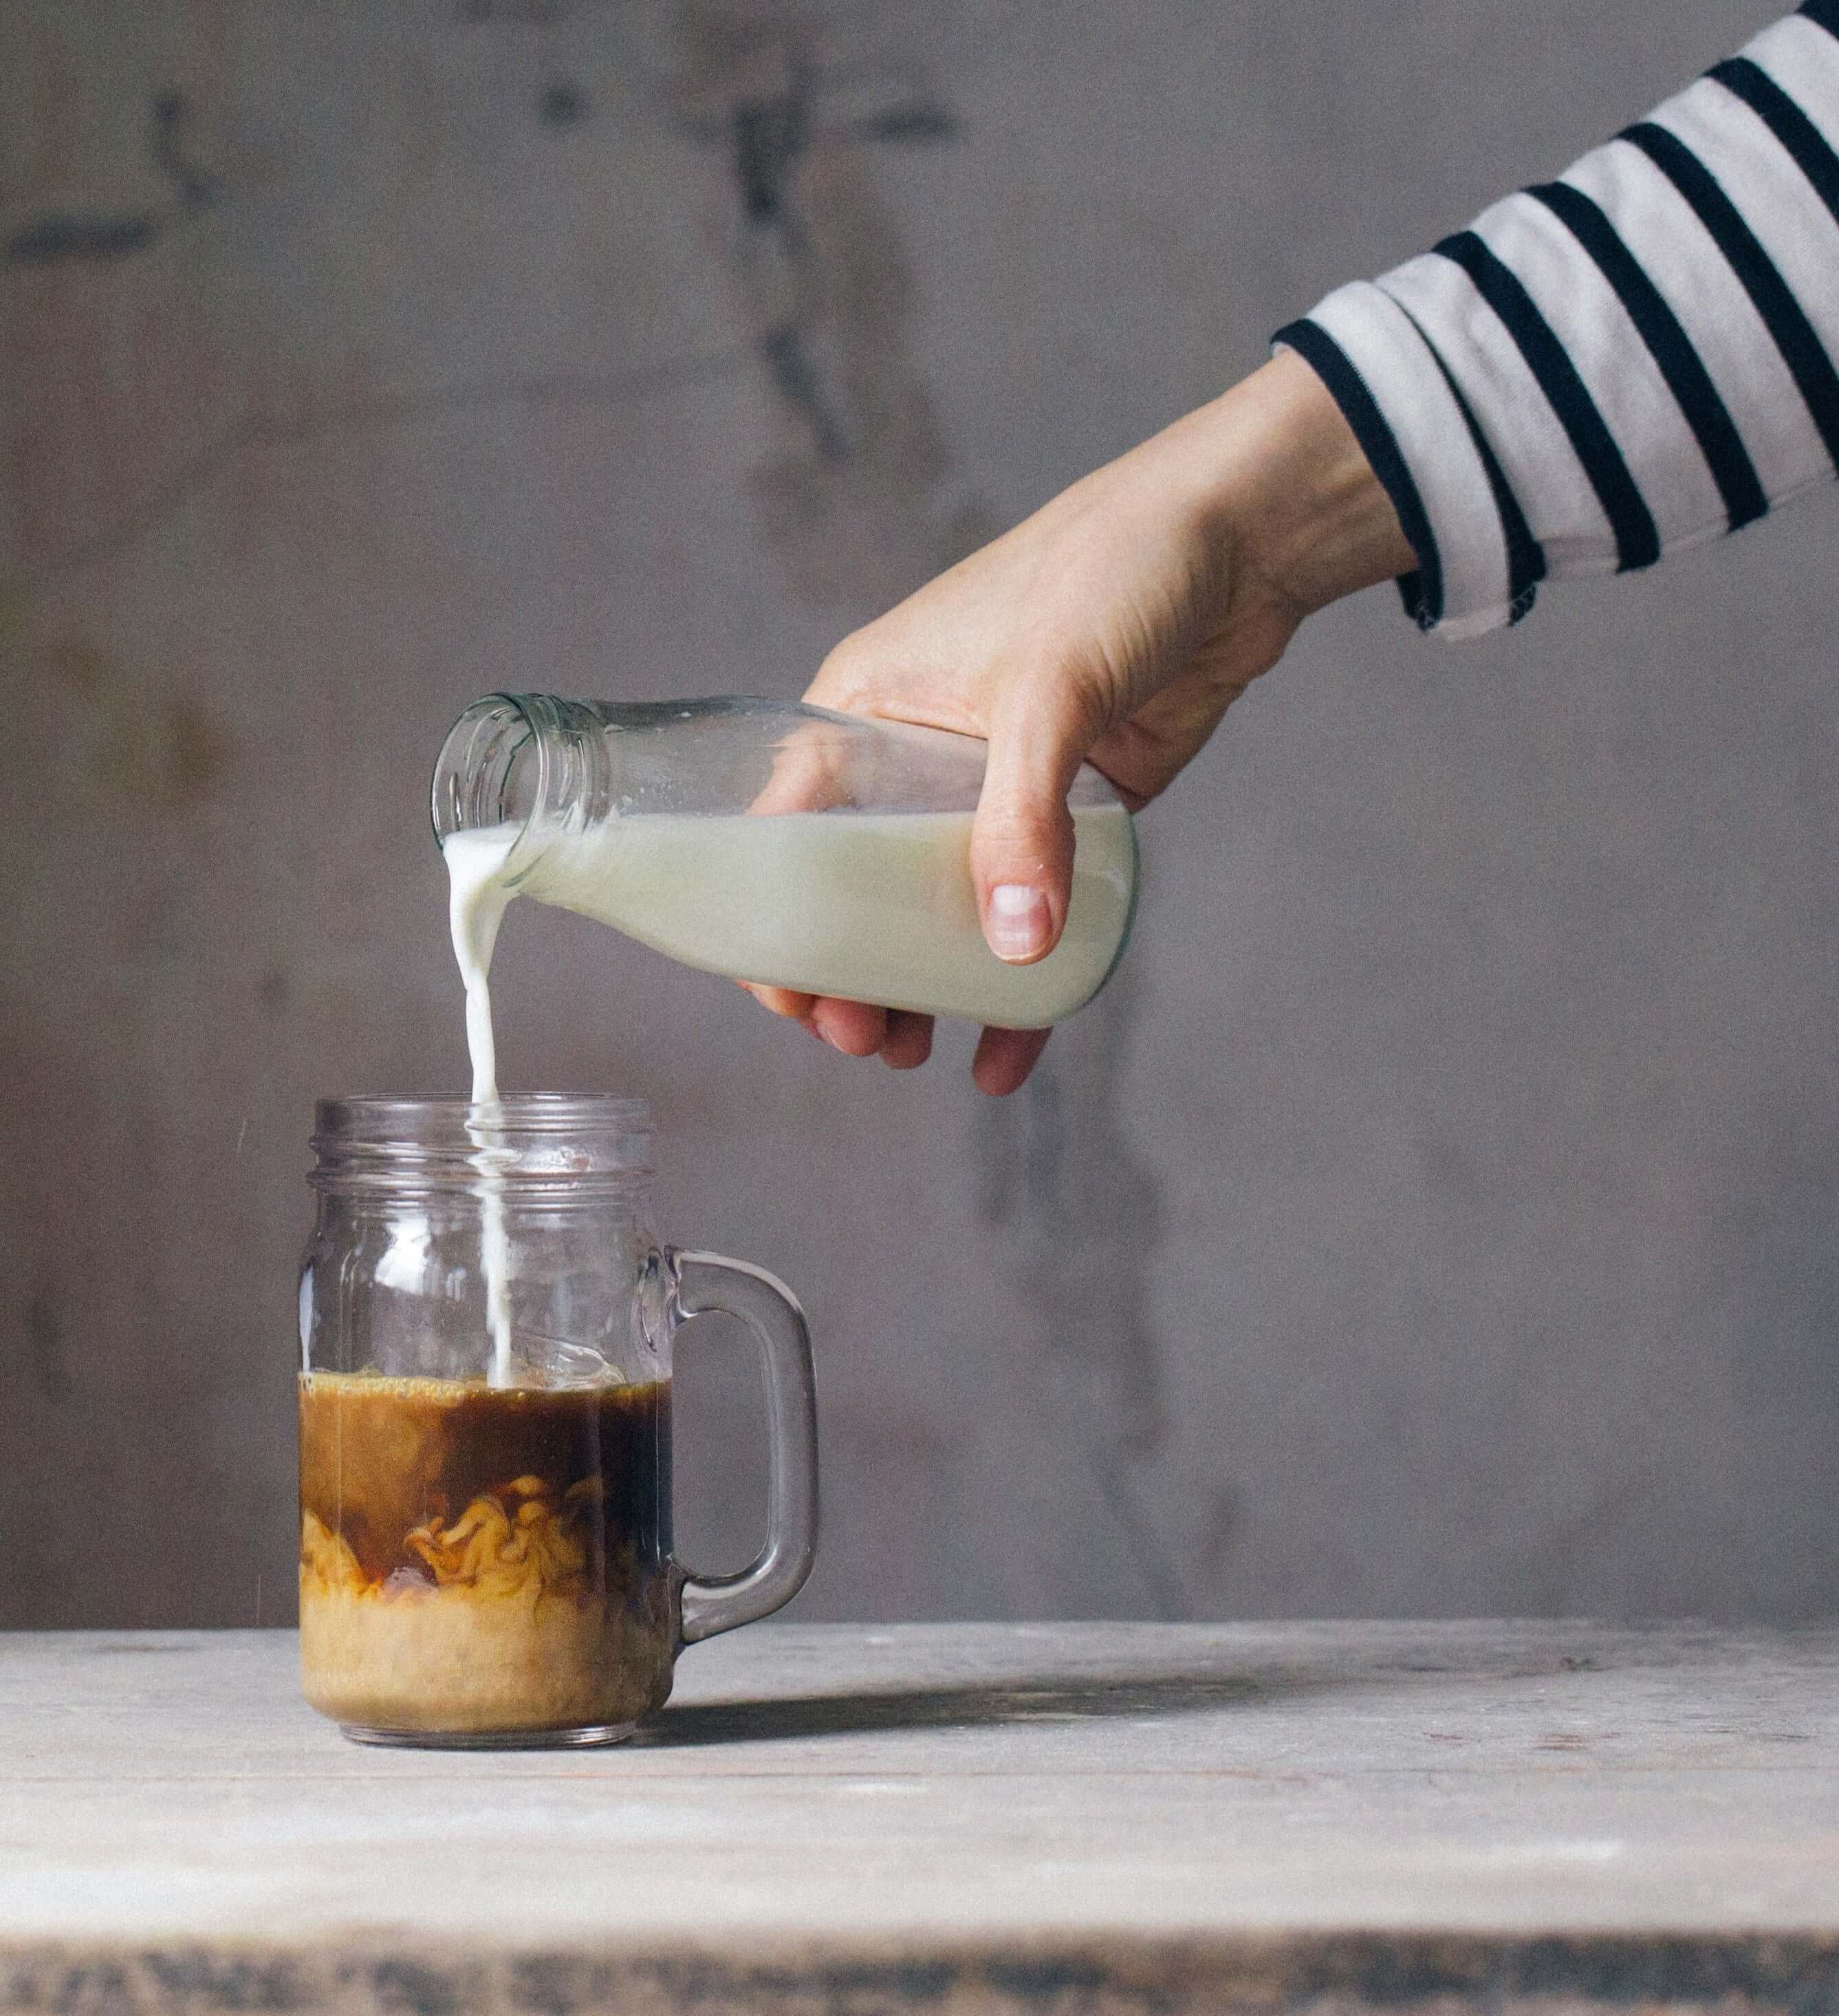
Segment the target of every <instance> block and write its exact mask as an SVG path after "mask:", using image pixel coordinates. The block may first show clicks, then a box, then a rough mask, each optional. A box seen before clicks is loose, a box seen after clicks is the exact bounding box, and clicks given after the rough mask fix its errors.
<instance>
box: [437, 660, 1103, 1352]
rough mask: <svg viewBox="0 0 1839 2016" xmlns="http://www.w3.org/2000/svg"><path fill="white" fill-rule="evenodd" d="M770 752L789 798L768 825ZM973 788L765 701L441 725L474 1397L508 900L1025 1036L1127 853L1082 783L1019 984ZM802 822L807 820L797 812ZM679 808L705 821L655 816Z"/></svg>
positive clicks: (875, 729)
mask: <svg viewBox="0 0 1839 2016" xmlns="http://www.w3.org/2000/svg"><path fill="white" fill-rule="evenodd" d="M558 723H560V724H561V725H560V727H559V726H558ZM456 752H457V753H456ZM532 752H534V769H533V768H532V760H533V759H532ZM788 752H790V754H792V755H793V756H794V757H795V758H796V759H797V764H798V765H799V769H798V770H797V776H799V777H800V779H801V783H800V785H799V788H798V790H797V793H796V794H794V795H793V797H792V803H791V805H790V806H789V807H786V808H780V805H781V803H783V800H784V798H785V797H786V792H785V790H784V788H783V787H784V786H785V783H786V770H787V765H786V757H787V754H788ZM520 765H522V766H523V768H522V769H521V770H520V768H519V766H520ZM982 767H983V745H982V744H981V743H978V742H977V741H975V740H973V738H970V737H967V736H955V735H947V734H945V733H942V732H941V731H937V730H932V729H909V728H905V727H901V726H896V725H892V724H882V723H876V722H866V721H861V720H857V719H855V718H851V717H847V716H836V715H826V714H823V713H821V712H820V711H818V710H815V709H812V708H805V707H794V706H789V705H783V704H778V703H773V702H768V701H747V700H717V701H704V702H696V703H689V704H684V705H682V706H675V707H625V708H622V707H613V706H606V705H600V704H595V703H586V702H574V701H552V700H548V699H547V698H546V697H545V696H541V695H525V696H521V697H511V696H504V695H499V696H495V697H494V698H493V699H492V700H490V701H480V702H479V703H478V704H477V706H475V707H473V708H471V709H469V710H468V712H467V714H466V715H463V716H462V718H461V721H460V722H459V724H457V725H456V726H455V729H454V731H453V733H452V735H451V736H449V737H448V747H447V749H445V750H444V751H443V752H442V758H441V768H440V769H438V770H437V772H436V778H435V794H434V795H435V825H436V830H437V833H438V834H439V835H440V837H441V851H442V855H443V857H444V859H445V861H446V863H447V869H448V878H449V886H450V898H449V918H450V923H451V925H452V935H453V949H454V955H455V959H456V960H457V961H458V963H459V970H460V975H461V978H462V981H463V982H464V985H465V988H466V1042H467V1047H468V1049H469V1052H470V1057H471V1061H472V1070H473V1089H472V1098H473V1108H474V1111H473V1117H472V1118H471V1120H470V1122H469V1128H468V1131H469V1132H470V1133H471V1135H472V1136H473V1141H474V1143H475V1144H476V1145H477V1149H478V1155H477V1165H478V1168H479V1172H480V1175H479V1185H478V1193H479V1197H480V1207H481V1219H482V1222H483V1227H484V1231H483V1244H484V1252H483V1255H482V1260H483V1265H484V1276H485V1282H486V1292H487V1309H488V1321H489V1323H490V1326H491V1340H492V1347H493V1348H492V1373H491V1380H492V1383H493V1384H495V1385H509V1384H513V1383H515V1380H516V1366H515V1364H514V1362H513V1353H512V1348H511V1345H512V1339H511V1308H510V1280H511V1264H510V1255H509V1245H508V1240H507V1237H506V1221H505V1212H504V1198H503V1191H502V1182H501V1179H499V1177H498V1175H496V1174H495V1172H494V1168H493V1160H492V1150H491V1131H492V1121H493V1117H494V1114H495V1109H496V1107H497V1104H498V1082H497V1068H496V1061H495V1045H494V1040H493V1031H492V1022H491V992H490V983H489V976H490V971H491V958H492V952H493V949H494V947H495V945H496V942H497V939H498V927H499V925H500V923H502V920H503V917H504V914H505V911H506V907H507V906H508V905H509V902H510V900H511V898H512V897H513V895H527V896H532V897H534V898H536V900H537V901H538V902H543V903H549V904H552V905H556V906H557V907H559V908H560V909H569V910H574V911H576V912H578V913H580V914H581V915H582V916H589V917H593V918H596V919H597V920H599V922H601V923H606V924H610V925H612V926H614V927H615V928H616V929H617V930H619V931H623V932H624V933H625V934H627V935H628V937H632V938H637V939H639V940H640V941H642V943H644V944H646V945H650V946H651V947H653V949H655V950H657V951H659V952H664V953H666V954H667V955H668V956H670V957H671V958H673V959H678V960H681V961H682V962H683V963H686V964H687V965H690V966H694V967H702V968H704V970H707V971H710V972H714V973H719V974H725V975H727V976H729V977H731V978H733V979H737V980H749V981H761V982H766V983H769V984H771V985H776V986H782V987H788V988H795V989H797V991H799V992H804V993H810V994H828V995H839V996H841V997H843V998H845V999H851V1000H858V1001H870V1002H875V1003H880V1004H883V1005H884V1006H889V1007H896V1008H909V1009H913V1010H918V1011H920V1012H921V1013H930V1014H938V1015H945V1016H957V1017H964V1018H966V1019H968V1020H970V1021H981V1022H987V1023H991V1024H997V1025H999V1026H1002V1027H1006V1028H1045V1026H1047V1025H1048V1024H1050V1023H1053V1022H1057V1021H1061V1020H1062V1019H1063V1018H1064V1017H1067V1016H1068V1015H1070V1014H1071V1013H1073V1012H1074V1010H1076V1009H1078V1008H1079V1007H1081V1006H1083V1005H1084V1004H1085V1003H1086V1002H1087V1001H1089V999H1091V998H1092V995H1094V994H1096V992H1098V990H1099V988H1100V987H1101V986H1102V985H1103V984H1104V981H1105V979H1106V977H1107V975H1108V974H1109V973H1110V970H1111V968H1112V967H1113V966H1114V964H1115V963H1116V961H1117V958H1118V956H1120V954H1121V951H1122V949H1123V945H1124V943H1125V938H1126V937H1127V935H1128V930H1129V925H1130V920H1131V914H1132V907H1133V905H1134V902H1135V889H1136V839H1135V832H1134V830H1133V828H1132V820H1131V817H1130V815H1129V813H1128V812H1127V811H1126V810H1125V808H1124V806H1123V805H1122V804H1121V802H1120V801H1118V799H1117V797H1116V795H1115V794H1114V793H1113V792H1112V791H1111V790H1110V787H1109V786H1108V785H1107V784H1106V783H1104V781H1103V779H1100V778H1099V777H1097V776H1096V773H1095V772H1090V771H1086V772H1081V776H1080V779H1079V780H1078V783H1076V784H1075V787H1074V792H1073V794H1072V795H1071V798H1070V800H1069V806H1070V809H1071V812H1072V816H1073V828H1074V841H1075V845H1074V866H1073V890H1072V899H1071V903H1070V905H1069V906H1068V909H1067V922H1066V928H1065V931H1064V933H1063V935H1062V938H1061V940H1060V944H1059V945H1057V946H1056V948H1055V949H1054V950H1053V952H1051V953H1050V954H1049V956H1047V957H1046V958H1045V959H1042V960H1040V961H1038V963H1036V964H1035V965H1033V966H1027V967H1015V966H1009V965H1006V964H1005V963H1003V962H1002V960H1000V959H998V958H997V957H996V956H995V953H993V952H991V950H990V949H989V948H988V945H987V944H986V943H985V942H984V936H983V931H982V927H981V923H980V920H979V917H978V914H977V897H976V892H975V890H974V887H973V884H972V881H971V877H970V830H971V816H972V812H973V808H974V805H975V803H976V796H977V788H978V787H979V785H980V784H981V776H982ZM622 784H623V785H624V787H625V788H624V789H622V788H621V786H622ZM813 802H815V803H816V804H818V805H821V806H822V807H823V808H822V809H817V810H806V809H800V808H798V807H799V806H800V805H805V804H811V803H813ZM685 803H687V804H689V805H695V806H697V807H699V808H698V809H690V810H678V809H673V807H674V806H675V805H678V804H685ZM704 805H706V806H707V807H708V809H700V807H701V806H704ZM506 812H509V813H510V814H512V816H510V817H506V816H505V814H506ZM493 814H496V815H497V816H495V817H493V816H492V815H493Z"/></svg>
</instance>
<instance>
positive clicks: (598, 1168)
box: [308, 1092, 653, 1195]
mask: <svg viewBox="0 0 1839 2016" xmlns="http://www.w3.org/2000/svg"><path fill="white" fill-rule="evenodd" d="M652 1138H653V1135H652V1122H651V1109H650V1107H648V1106H647V1105H646V1103H645V1102H644V1101H643V1100H639V1099H627V1098H624V1097H621V1096H619V1095H617V1094H616V1093H553V1092H523V1093H508V1094H507V1095H506V1096H505V1097H503V1098H502V1099H500V1100H497V1101H496V1102H495V1103H489V1104H484V1105H475V1104H473V1102H472V1101H471V1100H466V1099H415V1098H409V1097H406V1096H395V1095H389V1094H382V1095H376V1096H365V1097H358V1098H340V1099H322V1100H319V1101H318V1103H317V1104H316V1105H315V1107H314V1130H313V1136H312V1146H313V1150H314V1152H315V1154H316V1155H317V1156H318V1163H317V1165H316V1166H315V1168H314V1170H313V1172H312V1173H311V1175H310V1176H309V1178H308V1181H309V1182H310V1183H311V1184H312V1185H313V1186H314V1187H315V1189H316V1190H327V1191H336V1190H347V1189H352V1188H358V1189H365V1190H390V1189H394V1188H396V1187H398V1186H413V1187H417V1188H430V1187H431V1188H436V1189H441V1188H452V1189H458V1190H472V1189H474V1188H475V1187H476V1186H477V1184H478V1183H479V1180H480V1177H481V1176H482V1175H490V1176H491V1178H492V1179H494V1181H495V1182H498V1183H503V1184H504V1185H506V1186H507V1187H509V1188H510V1189H512V1190H516V1191H518V1192H520V1193H524V1194H528V1193H531V1192H533V1191H541V1192H542V1193H545V1194H549V1195H566V1194H569V1193H575V1194H584V1193H589V1192H596V1193H597V1192H600V1191H603V1190H606V1189H608V1188H616V1189H617V1188H619V1187H621V1186H624V1185H625V1184H627V1183H630V1182H631V1181H632V1180H633V1179H642V1178H645V1177H648V1176H650V1174H651V1172H652V1161H651V1144H652Z"/></svg>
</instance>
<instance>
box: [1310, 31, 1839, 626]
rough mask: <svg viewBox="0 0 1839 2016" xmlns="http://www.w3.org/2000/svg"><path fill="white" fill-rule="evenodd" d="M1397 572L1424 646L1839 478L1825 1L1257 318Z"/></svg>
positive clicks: (1837, 138) (1835, 121)
mask: <svg viewBox="0 0 1839 2016" xmlns="http://www.w3.org/2000/svg"><path fill="white" fill-rule="evenodd" d="M1274 340H1275V341H1276V344H1279V346H1282V347H1287V348H1289V349H1290V350H1293V351H1295V352H1296V353H1297V355H1299V356H1301V358H1304V359H1305V362H1308V364H1309V365H1311V366H1312V368H1313V369H1315V372H1316V373H1317V374H1318V375H1319V376H1320V378H1321V379H1322V380H1323V383H1325V384H1326V387H1328V389H1329V391H1330V393H1331V394H1333V397H1334V398H1335V399H1336V401H1337V403H1338V404H1339V405H1340V406H1341V411H1342V412H1344V414H1345V415H1346V416H1347V418H1348V423H1349V424H1350V425H1351V427H1353V429H1354V431H1355V434H1357V435H1358V436H1359V440H1360V443H1361V445H1362V448H1364V449H1365V451H1366V455H1367V459H1368V460H1369V462H1370V463H1372V464H1373V470H1374V473H1376V474H1377V476H1378V477H1379V479H1380V481H1381V482H1382V483H1383V484H1384V485H1385V488H1386V490H1387V493H1388V495H1390V496H1391V499H1392V502H1393V504H1394V506H1395V507H1396V509H1397V510H1398V520H1399V523H1400V524H1401V525H1402V527H1403V528H1404V531H1405V536H1406V538H1408V539H1409V542H1410V543H1411V545H1412V548H1413V551H1414V552H1415V553H1416V556H1417V567H1416V571H1415V572H1414V573H1413V574H1409V575H1407V576H1406V577H1405V578H1404V579H1403V580H1402V581H1401V582H1400V584H1399V585H1400V588H1401V589H1402V591H1403V593H1404V596H1405V607H1406V609H1407V610H1409V612H1410V614H1412V615H1413V617H1415V618H1416V621H1417V622H1418V623H1419V624H1420V626H1421V627H1422V628H1424V629H1426V630H1432V629H1434V630H1437V631H1438V632H1441V634H1442V635H1445V636H1449V637H1454V638H1460V637H1468V636H1474V635H1478V634H1479V633H1480V632H1483V631H1486V630H1491V629H1494V628H1497V627H1499V625H1502V624H1503V623H1511V622H1517V621H1518V620H1519V618H1520V617H1521V616H1523V615H1524V614H1525V613H1526V611H1527V610H1528V609H1530V608H1531V606H1532V601H1533V597H1534V595H1535V592H1536V590H1537V589H1538V584H1539V582H1540V581H1542V580H1546V579H1550V580H1553V581H1561V580H1564V579H1565V578H1567V577H1574V576H1579V575H1587V574H1618V573H1621V572H1623V571H1625V570H1627V569H1629V568H1632V567H1647V566H1650V565H1651V564H1652V563H1653V562H1654V561H1655V560H1658V559H1659V558H1660V557H1661V555H1662V554H1663V553H1670V552H1672V551H1674V550H1675V549H1678V548H1680V547H1682V546H1690V545H1693V544H1695V543H1697V542H1698V541H1700V540H1702V539H1708V538H1711V537H1713V536H1714V535H1716V534H1718V533H1721V532H1726V531H1736V529H1737V528H1738V527H1740V526H1743V525H1747V524H1750V523H1751V521H1752V520H1754V519H1757V518H1759V517H1762V515H1763V514H1764V513H1765V512H1766V511H1768V510H1769V508H1770V506H1772V505H1774V504H1776V503H1780V502H1782V501H1783V500H1784V499H1787V498H1789V497H1791V496H1792V495H1794V494H1795V492H1796V491H1800V490H1803V489H1805V488H1807V487H1808V485H1809V484H1813V483H1816V482H1819V481H1825V480H1826V479H1828V478H1830V477H1831V476H1832V475H1833V474H1834V470H1835V468H1836V466H1839V369H1836V368H1835V359H1839V0H1806V4H1805V5H1804V6H1802V7H1801V9H1800V10H1799V12H1798V13H1794V14H1791V15H1790V16H1788V17H1787V19H1786V20H1781V21H1778V22H1776V23H1775V25H1774V26H1773V27H1769V28H1767V29H1765V30H1764V31H1763V32H1762V34H1760V35H1758V37H1757V38H1755V40H1754V41H1752V42H1751V43H1750V44H1749V45H1748V46H1747V48H1746V49H1744V51H1743V52H1742V53H1741V54H1740V55H1739V56H1733V57H1732V58H1731V59H1729V61H1728V62H1726V63H1719V64H1718V66H1717V67H1715V69H1713V70H1711V71H1710V72H1709V73H1708V74H1707V75H1706V76H1704V77H1701V78H1700V80H1699V81H1698V82H1697V83H1696V84H1694V85H1691V86H1690V87H1689V88H1687V89H1686V90H1685V91H1682V92H1680V93H1679V95H1678V96H1677V97H1675V98H1672V99H1668V101H1667V103H1665V104H1664V105H1662V106H1659V107H1658V108H1657V110H1655V111H1654V112H1653V113H1650V115H1649V116H1648V117H1646V119H1643V120H1642V121H1639V123H1638V124H1635V125H1632V126H1630V127H1629V128H1627V129H1626V131H1624V132H1622V133H1621V134H1620V135H1618V137H1617V138H1616V139H1614V140H1612V141H1610V142H1609V144H1608V145H1607V146H1604V147H1600V148H1598V149H1596V152H1595V153H1590V154H1586V155H1585V157H1584V158H1583V159H1582V160H1580V161H1578V162H1577V163H1576V164H1574V166H1572V167H1571V168H1570V169H1568V170H1567V171H1566V172H1565V174H1564V175H1562V176H1560V178H1559V179H1558V180H1557V181H1556V182H1546V183H1542V184H1539V185H1536V186H1535V187H1533V188H1531V189H1523V190H1521V192H1520V193H1519V194H1517V196H1509V197H1508V198H1507V199H1506V201H1504V202H1503V203H1496V204H1495V205H1494V207H1492V209H1490V210H1487V211H1484V212H1483V213H1482V214H1481V216H1480V217H1478V218H1476V219H1475V221H1474V223H1473V224H1472V225H1470V226H1469V228H1468V229H1467V230H1465V231H1459V232H1456V233H1455V234H1454V235H1453V236H1450V237H1449V238H1445V239H1444V240H1443V241H1442V243H1441V244H1439V245H1438V246H1437V247H1435V249H1434V250H1432V251H1430V252H1427V253H1426V254H1423V256H1422V257H1420V258H1416V259H1412V260H1409V261H1406V263H1405V265H1402V266H1399V267H1397V268H1395V269H1394V270H1393V271H1392V272H1389V273H1387V274H1384V275H1381V276H1380V279H1377V280H1373V281H1365V280H1362V281H1356V282H1355V283H1353V284H1352V285H1351V286H1344V287H1340V288H1337V290H1335V292H1334V293H1331V294H1330V295H1329V297H1327V299H1326V301H1323V302H1321V303H1320V304H1319V305H1318V306H1317V307H1316V308H1315V309H1313V310H1312V311H1311V313H1310V314H1309V315H1307V316H1306V317H1305V318H1304V319H1302V320H1301V321H1300V322H1292V323H1291V324H1290V326H1288V327H1287V328H1286V329H1280V330H1279V332H1278V333H1277V335H1276V338H1275V339H1274Z"/></svg>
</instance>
